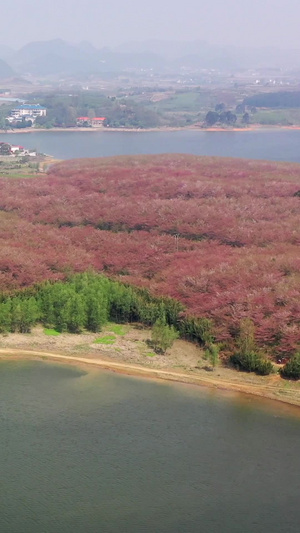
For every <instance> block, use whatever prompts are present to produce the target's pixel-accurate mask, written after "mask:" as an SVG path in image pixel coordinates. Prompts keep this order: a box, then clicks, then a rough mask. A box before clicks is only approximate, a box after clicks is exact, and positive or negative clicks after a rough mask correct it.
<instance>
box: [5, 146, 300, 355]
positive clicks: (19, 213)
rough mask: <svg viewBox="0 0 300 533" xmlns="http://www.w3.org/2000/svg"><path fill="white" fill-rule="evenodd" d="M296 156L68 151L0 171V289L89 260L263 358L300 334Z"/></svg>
mask: <svg viewBox="0 0 300 533" xmlns="http://www.w3.org/2000/svg"><path fill="white" fill-rule="evenodd" d="M299 190H300V166H299V165H296V164H289V163H274V162H262V161H260V162H257V161H253V160H252V161H249V160H241V159H240V160H238V159H234V160H233V159H220V158H212V157H197V156H186V155H177V156H176V155H160V156H127V157H118V158H103V159H86V160H74V161H68V162H64V163H60V164H58V165H56V166H54V167H52V168H51V170H50V172H49V174H48V176H45V177H39V178H33V179H31V180H9V179H4V178H3V179H1V180H0V198H1V200H0V209H1V212H0V238H1V241H0V242H1V251H0V289H1V290H2V291H5V290H7V289H15V288H18V287H24V286H29V285H31V284H33V283H35V282H38V281H42V280H44V279H62V278H64V277H65V276H66V275H68V274H70V273H72V272H80V271H85V270H87V269H90V268H92V269H94V270H96V271H103V272H105V273H106V274H107V275H108V276H113V277H115V278H117V279H121V280H122V281H124V282H128V283H131V284H134V285H139V286H143V287H147V288H148V289H149V290H150V291H151V292H152V293H154V294H156V295H158V294H162V295H167V296H171V297H173V298H175V299H177V300H180V301H181V302H182V303H183V304H184V305H185V306H186V313H187V314H189V315H196V316H199V317H207V318H210V319H211V320H212V321H213V324H214V329H215V333H216V338H217V340H218V341H219V342H223V343H230V341H231V339H233V338H234V337H235V336H236V335H237V332H238V329H239V324H240V323H241V320H242V319H244V318H251V319H252V320H253V321H254V323H255V328H256V340H257V342H258V343H259V345H260V346H262V347H263V348H264V349H265V350H266V351H267V352H268V353H269V354H270V355H271V356H273V357H286V356H289V355H291V354H292V353H294V352H295V351H297V349H298V348H299V343H300V329H299V328H300V301H299V285H300V283H299V282H300V257H299V243H300V224H299V222H300V220H299V219H300V217H299V215H300V198H299V194H300V193H299Z"/></svg>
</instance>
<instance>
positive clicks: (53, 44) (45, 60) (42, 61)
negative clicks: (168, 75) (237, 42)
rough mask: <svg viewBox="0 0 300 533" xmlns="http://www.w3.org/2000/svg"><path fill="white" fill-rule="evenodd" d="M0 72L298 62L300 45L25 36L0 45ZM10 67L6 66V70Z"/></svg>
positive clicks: (37, 73)
mask: <svg viewBox="0 0 300 533" xmlns="http://www.w3.org/2000/svg"><path fill="white" fill-rule="evenodd" d="M0 58H1V59H2V60H4V61H5V62H6V63H7V64H8V65H6V66H5V65H3V64H1V71H0V76H1V77H2V78H3V77H5V76H6V77H9V76H11V75H12V70H13V71H15V72H16V73H17V74H21V75H23V74H31V75H34V76H48V75H60V74H65V75H80V74H84V75H89V74H101V73H104V72H119V71H126V70H130V69H153V70H155V71H158V72H164V71H166V72H170V71H172V72H174V71H178V70H180V69H181V68H191V69H220V70H224V71H226V70H227V71H228V70H235V69H243V68H283V69H289V68H293V69H298V68H299V67H300V50H280V49H276V48H272V47H265V48H257V49H255V48H240V47H237V46H226V47H220V46H216V45H211V44H208V43H206V42H204V41H200V40H198V41H162V40H148V41H131V42H127V43H124V44H123V45H122V46H117V47H115V48H102V49H97V48H95V47H94V46H93V45H92V44H90V43H89V42H86V41H83V42H81V43H79V44H70V43H67V42H66V41H64V40H62V39H54V40H50V41H37V42H31V43H28V44H26V45H25V46H23V47H22V48H21V49H19V50H17V51H13V50H12V49H10V48H8V47H6V46H1V45H0ZM11 69H12V70H11Z"/></svg>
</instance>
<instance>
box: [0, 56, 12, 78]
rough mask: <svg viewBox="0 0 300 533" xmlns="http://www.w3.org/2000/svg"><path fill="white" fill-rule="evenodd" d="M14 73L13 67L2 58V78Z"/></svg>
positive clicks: (0, 67) (0, 71)
mask: <svg viewBox="0 0 300 533" xmlns="http://www.w3.org/2000/svg"><path fill="white" fill-rule="evenodd" d="M13 75H14V71H13V69H12V68H11V67H10V66H9V65H8V64H7V63H6V61H4V60H3V59H0V79H5V78H10V77H11V76H13Z"/></svg>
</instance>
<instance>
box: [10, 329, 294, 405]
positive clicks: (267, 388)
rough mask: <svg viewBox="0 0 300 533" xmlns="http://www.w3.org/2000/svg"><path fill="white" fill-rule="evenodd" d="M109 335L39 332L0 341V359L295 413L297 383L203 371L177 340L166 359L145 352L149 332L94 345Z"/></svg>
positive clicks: (192, 350) (198, 357)
mask: <svg viewBox="0 0 300 533" xmlns="http://www.w3.org/2000/svg"><path fill="white" fill-rule="evenodd" d="M109 333H111V331H110V329H109V327H107V328H106V330H105V331H103V332H102V333H101V334H99V333H98V334H91V333H85V334H82V335H69V334H62V335H59V336H58V337H48V336H46V335H45V334H44V332H43V329H42V328H35V330H34V332H33V333H32V334H30V335H21V334H10V335H8V336H2V337H1V338H0V339H1V340H0V359H5V360H8V359H9V360H12V359H31V360H32V359H33V360H49V361H55V362H62V363H65V364H74V365H79V366H82V365H84V366H86V365H89V366H91V365H92V366H94V367H97V368H101V369H105V370H110V371H113V372H118V373H120V374H126V375H131V376H140V377H144V378H149V379H159V380H167V381H173V382H180V383H186V384H192V385H198V386H205V387H210V388H211V389H215V390H220V391H229V392H231V393H243V394H246V395H251V396H256V397H260V398H264V399H269V400H277V401H279V402H283V403H286V404H289V405H293V406H297V407H300V383H299V382H290V381H286V380H283V379H281V378H280V376H279V375H278V374H272V375H271V376H266V377H262V376H256V375H254V374H248V373H242V372H237V371H236V370H233V369H230V368H225V367H223V366H221V365H219V366H218V367H217V369H216V370H215V371H213V372H212V371H209V365H208V363H207V361H205V359H203V352H202V350H201V349H200V348H199V347H197V346H195V345H193V344H192V343H189V342H187V341H183V340H177V341H176V342H175V343H174V345H173V347H172V349H171V350H170V351H169V352H168V353H167V354H166V355H155V354H153V353H151V352H149V350H150V348H149V346H148V345H147V339H149V338H150V332H149V330H145V329H140V328H139V327H132V326H126V331H125V332H124V335H120V336H118V335H116V336H115V341H114V344H113V345H111V346H110V345H103V344H96V343H95V341H96V340H97V338H99V335H100V337H101V336H103V335H107V334H109Z"/></svg>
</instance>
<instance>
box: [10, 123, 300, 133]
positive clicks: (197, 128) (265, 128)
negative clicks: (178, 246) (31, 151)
mask: <svg viewBox="0 0 300 533" xmlns="http://www.w3.org/2000/svg"><path fill="white" fill-rule="evenodd" d="M276 130H300V125H299V126H280V125H278V126H264V125H262V124H252V125H250V126H247V127H245V128H234V127H232V128H230V127H228V128H221V127H210V128H208V127H201V126H186V127H169V126H166V127H164V126H162V127H159V128H145V129H141V128H81V127H79V128H51V129H46V128H36V129H35V128H24V129H15V130H1V129H0V134H2V133H7V134H10V133H40V132H47V133H51V132H52V133H58V132H62V131H63V132H70V133H71V132H72V133H73V132H75V133H76V132H77V133H78V132H81V133H83V132H85V133H87V132H89V133H91V132H93V133H103V132H126V133H128V132H131V133H147V132H151V131H157V132H164V131H166V132H170V131H204V132H247V131H265V132H267V131H276Z"/></svg>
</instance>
